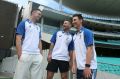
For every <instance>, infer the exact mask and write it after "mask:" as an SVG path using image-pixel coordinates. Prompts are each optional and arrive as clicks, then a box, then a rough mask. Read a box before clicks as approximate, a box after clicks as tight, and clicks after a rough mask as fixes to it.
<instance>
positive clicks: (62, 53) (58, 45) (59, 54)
mask: <svg viewBox="0 0 120 79" xmlns="http://www.w3.org/2000/svg"><path fill="white" fill-rule="evenodd" d="M70 28H71V22H70V21H69V20H65V21H64V23H63V30H62V31H58V32H56V33H54V34H53V36H52V38H51V46H50V50H49V54H48V66H47V68H46V69H47V79H52V78H53V76H54V73H55V72H57V71H58V68H59V70H60V73H61V79H68V78H67V72H68V71H69V61H70V60H71V57H72V50H73V40H72V35H71V34H70V33H69V30H70Z"/></svg>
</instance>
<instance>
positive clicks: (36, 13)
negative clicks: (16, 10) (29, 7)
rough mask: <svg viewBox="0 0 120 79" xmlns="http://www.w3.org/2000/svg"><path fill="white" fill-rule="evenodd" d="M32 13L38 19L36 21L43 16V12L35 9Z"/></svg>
mask: <svg viewBox="0 0 120 79" xmlns="http://www.w3.org/2000/svg"><path fill="white" fill-rule="evenodd" d="M32 15H33V17H34V18H35V19H36V21H38V20H39V19H40V17H41V15H42V14H41V12H40V11H38V10H37V11H34V12H33V13H32Z"/></svg>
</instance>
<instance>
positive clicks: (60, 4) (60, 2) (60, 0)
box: [59, 0, 63, 12]
mask: <svg viewBox="0 0 120 79" xmlns="http://www.w3.org/2000/svg"><path fill="white" fill-rule="evenodd" d="M59 8H60V11H61V12H62V11H63V8H62V0H59Z"/></svg>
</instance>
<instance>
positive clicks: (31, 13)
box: [31, 8, 42, 14]
mask: <svg viewBox="0 0 120 79" xmlns="http://www.w3.org/2000/svg"><path fill="white" fill-rule="evenodd" d="M34 11H40V12H42V11H41V10H40V9H38V8H37V9H32V11H31V14H32V12H34Z"/></svg>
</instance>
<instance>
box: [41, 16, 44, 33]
mask: <svg viewBox="0 0 120 79" xmlns="http://www.w3.org/2000/svg"><path fill="white" fill-rule="evenodd" d="M43 26H44V17H42V18H41V26H40V27H41V32H43Z"/></svg>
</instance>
